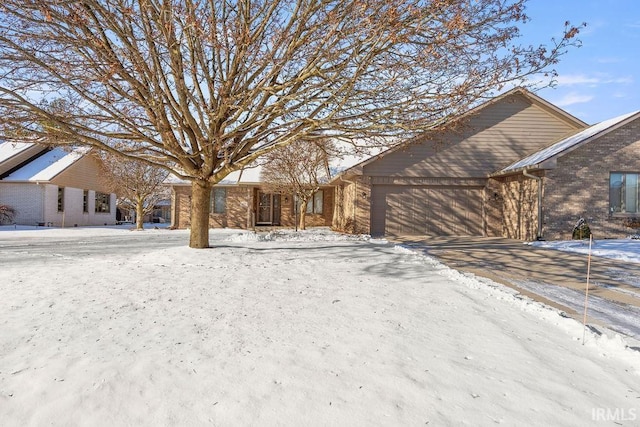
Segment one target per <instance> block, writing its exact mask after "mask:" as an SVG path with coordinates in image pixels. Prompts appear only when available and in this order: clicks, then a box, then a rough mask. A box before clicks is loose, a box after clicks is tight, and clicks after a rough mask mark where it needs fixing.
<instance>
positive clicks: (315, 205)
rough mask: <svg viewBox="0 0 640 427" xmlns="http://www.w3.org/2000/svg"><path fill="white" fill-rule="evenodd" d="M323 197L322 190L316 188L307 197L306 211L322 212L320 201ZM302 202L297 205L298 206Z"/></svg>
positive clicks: (310, 212)
mask: <svg viewBox="0 0 640 427" xmlns="http://www.w3.org/2000/svg"><path fill="white" fill-rule="evenodd" d="M323 199H324V192H323V191H322V190H318V191H316V192H315V193H313V197H312V198H310V199H309V201H308V202H307V213H308V214H322V201H323ZM301 205H302V203H300V204H299V205H298V206H299V207H300V206H301Z"/></svg>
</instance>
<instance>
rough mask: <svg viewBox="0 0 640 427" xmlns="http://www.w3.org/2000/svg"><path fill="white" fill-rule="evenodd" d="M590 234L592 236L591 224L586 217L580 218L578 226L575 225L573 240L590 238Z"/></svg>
mask: <svg viewBox="0 0 640 427" xmlns="http://www.w3.org/2000/svg"><path fill="white" fill-rule="evenodd" d="M589 236H591V228H589V224H587V221H585V219H584V218H580V219H579V220H578V222H577V223H576V226H575V227H573V233H572V234H571V238H572V239H573V240H582V239H588V238H589Z"/></svg>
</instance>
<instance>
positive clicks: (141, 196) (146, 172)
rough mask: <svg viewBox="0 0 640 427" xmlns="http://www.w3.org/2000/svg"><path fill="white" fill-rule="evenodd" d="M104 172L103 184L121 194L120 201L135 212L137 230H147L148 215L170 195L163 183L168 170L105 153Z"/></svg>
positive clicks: (119, 202)
mask: <svg viewBox="0 0 640 427" xmlns="http://www.w3.org/2000/svg"><path fill="white" fill-rule="evenodd" d="M102 161H103V163H104V165H105V173H104V174H103V176H102V179H103V182H104V184H105V185H106V186H107V187H108V188H109V190H110V191H113V192H114V193H116V195H117V196H118V204H120V205H121V206H123V207H126V208H129V209H135V211H136V229H137V230H142V229H144V217H145V215H147V214H149V213H151V212H153V209H154V207H155V205H156V204H157V203H158V202H159V201H160V200H161V199H164V198H166V197H167V195H168V190H167V188H166V187H165V186H163V185H162V184H163V182H164V180H165V179H166V178H167V175H168V172H167V171H165V170H164V169H160V168H158V167H154V166H151V165H149V164H147V163H144V162H141V161H138V160H128V159H124V158H122V157H116V156H113V155H109V154H105V155H103V156H102Z"/></svg>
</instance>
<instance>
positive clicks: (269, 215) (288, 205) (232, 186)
mask: <svg viewBox="0 0 640 427" xmlns="http://www.w3.org/2000/svg"><path fill="white" fill-rule="evenodd" d="M167 184H168V185H170V186H171V226H172V227H177V228H188V227H189V226H190V223H191V219H190V212H191V205H190V202H191V183H190V182H188V181H183V180H179V179H177V178H173V177H170V178H169V179H168V180H167ZM333 195H334V188H333V186H330V185H325V186H322V187H321V188H320V190H319V191H318V192H316V194H315V195H314V197H313V200H310V201H309V203H308V206H307V217H306V225H307V227H317V226H331V221H332V218H333ZM296 218H297V212H296V207H295V206H294V200H293V197H292V196H291V194H279V193H277V192H274V191H272V190H270V189H269V187H268V186H267V185H265V183H263V182H261V180H260V168H259V167H255V168H247V169H244V170H242V171H237V172H234V173H231V174H230V175H228V176H227V177H226V178H225V179H224V180H223V181H222V182H220V183H218V184H217V185H215V186H214V188H213V189H212V191H211V214H210V217H209V224H210V226H211V227H213V228H220V227H222V228H226V227H229V228H244V229H249V228H253V227H255V226H258V227H260V226H283V227H294V226H295V225H296Z"/></svg>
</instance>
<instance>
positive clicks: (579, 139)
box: [494, 111, 640, 175]
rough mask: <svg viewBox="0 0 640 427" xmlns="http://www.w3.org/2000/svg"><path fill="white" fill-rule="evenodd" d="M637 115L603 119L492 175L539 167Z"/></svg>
mask: <svg viewBox="0 0 640 427" xmlns="http://www.w3.org/2000/svg"><path fill="white" fill-rule="evenodd" d="M639 117H640V111H634V112H631V113H628V114H623V115H622V116H618V117H614V118H613V119H609V120H605V121H603V122H600V123H598V124H595V125H593V126H589V127H588V128H586V129H583V130H581V131H579V132H577V133H575V134H573V135H571V136H569V137H567V138H564V139H562V140H560V141H558V142H556V143H554V144H552V145H550V146H548V147H546V148H543V149H542V150H540V151H537V152H535V153H533V154H531V155H529V156H527V157H525V158H524V159H521V160H518V161H517V162H515V163H513V164H511V165H509V166H507V167H506V168H504V169H502V170H501V171H500V172H498V173H497V174H494V175H502V174H506V173H511V172H516V171H520V170H523V169H536V168H541V167H542V164H543V163H545V162H548V161H549V160H552V159H554V158H557V157H559V156H562V155H564V154H566V153H568V152H570V151H573V150H574V149H576V148H578V147H579V146H581V145H582V144H585V143H587V142H588V141H590V140H591V139H595V138H598V137H600V136H602V135H604V134H606V133H608V132H611V131H612V130H614V129H616V128H618V127H619V126H622V125H623V124H625V123H627V122H629V121H632V120H635V119H637V118H639Z"/></svg>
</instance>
